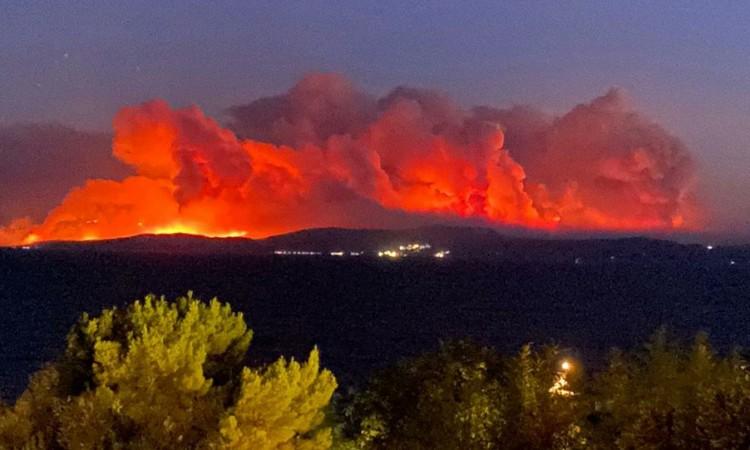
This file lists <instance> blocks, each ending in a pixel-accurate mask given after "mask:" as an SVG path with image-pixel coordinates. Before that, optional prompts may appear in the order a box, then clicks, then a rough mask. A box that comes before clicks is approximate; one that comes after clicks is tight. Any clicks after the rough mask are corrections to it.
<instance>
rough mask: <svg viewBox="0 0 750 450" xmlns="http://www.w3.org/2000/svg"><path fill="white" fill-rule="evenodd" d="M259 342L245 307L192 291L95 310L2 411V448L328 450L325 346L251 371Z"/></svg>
mask: <svg viewBox="0 0 750 450" xmlns="http://www.w3.org/2000/svg"><path fill="white" fill-rule="evenodd" d="M251 338H252V332H251V331H250V330H249V329H248V328H247V325H246V324H245V321H244V319H243V316H242V314H241V313H236V312H233V311H232V310H231V308H230V306H229V305H228V304H222V303H220V302H219V301H218V300H216V299H213V300H211V301H210V302H208V303H204V302H201V301H200V300H198V299H196V298H193V296H192V294H191V293H188V295H187V296H186V297H181V298H178V299H177V300H176V301H174V302H169V301H167V300H165V299H164V298H163V297H162V298H156V297H154V296H147V297H146V298H145V299H144V300H143V301H136V302H134V303H132V304H131V305H129V306H128V307H127V308H125V309H117V308H112V309H108V310H105V311H103V312H102V313H101V314H100V315H99V316H96V317H89V316H88V315H86V314H84V315H83V316H82V317H81V319H80V320H79V322H78V323H77V324H76V325H75V326H74V327H73V329H72V330H71V331H70V333H69V334H68V339H67V347H66V350H65V353H64V355H63V356H62V357H61V358H60V359H59V360H57V361H55V362H53V363H51V364H49V365H48V366H47V367H45V368H43V369H42V370H40V371H39V372H38V373H37V374H35V375H34V376H33V378H32V380H31V382H30V385H29V387H28V389H27V390H26V391H25V392H24V393H23V394H22V395H21V397H20V398H19V399H18V400H17V401H16V403H15V405H14V406H13V407H8V408H5V410H4V411H3V412H1V413H0V448H4V447H6V448H27V449H35V448H47V449H58V448H60V449H73V448H75V449H81V448H85V449H98V448H102V449H168V448H170V449H171V448H176V447H178V448H205V449H251V448H252V449H282V448H283V449H293V448H299V449H319V448H328V447H329V446H330V443H331V431H330V429H329V428H328V427H326V426H324V425H323V420H324V410H325V408H326V406H327V405H328V403H329V401H330V399H331V396H332V394H333V391H334V390H335V388H336V380H335V378H334V376H333V375H332V374H331V372H329V371H327V370H325V369H321V368H320V362H319V354H318V350H317V349H313V350H312V352H311V353H310V355H309V357H308V359H307V361H305V362H298V361H295V360H289V361H287V360H286V359H284V358H281V359H280V360H278V361H277V362H276V363H274V364H271V365H270V366H268V367H261V368H251V367H246V366H243V361H244V358H245V354H246V352H247V349H248V346H249V344H250V341H251Z"/></svg>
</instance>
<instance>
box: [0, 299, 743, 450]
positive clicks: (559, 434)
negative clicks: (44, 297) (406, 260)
mask: <svg viewBox="0 0 750 450" xmlns="http://www.w3.org/2000/svg"><path fill="white" fill-rule="evenodd" d="M251 337H252V334H251V331H250V330H248V329H247V326H246V325H245V322H244V320H243V317H242V315H241V314H238V313H234V312H232V311H231V309H230V307H229V306H228V305H223V304H221V303H219V302H218V301H217V300H212V301H211V302H210V303H208V304H206V303H202V302H200V301H199V300H197V299H194V298H193V297H192V295H190V294H188V296H187V297H183V298H180V299H178V300H177V301H176V302H171V303H170V302H167V301H166V300H164V299H163V298H161V299H156V298H155V297H153V296H149V297H146V299H145V300H144V301H142V302H135V303H133V304H132V305H130V306H128V307H127V308H125V309H117V308H113V309H110V310H105V311H104V312H102V314H101V315H99V316H97V317H89V316H87V315H85V314H84V315H83V316H82V318H81V320H80V321H79V323H78V324H77V325H76V326H74V327H73V329H72V330H71V331H70V333H69V335H68V341H67V347H66V350H65V353H64V354H63V356H62V357H61V358H60V359H59V360H57V361H55V362H53V363H51V364H49V365H47V366H46V367H44V368H43V369H41V370H40V371H39V372H37V373H36V374H34V376H33V377H32V379H31V381H30V383H29V386H28V388H27V390H26V391H25V392H24V393H23V394H22V395H21V396H20V397H19V398H18V399H17V401H16V402H15V404H14V405H2V404H0V449H6V448H7V449H26V450H35V449H73V448H75V449H81V448H83V449H167V448H194V449H236V450H250V449H261V450H265V449H268V450H271V449H309V450H314V449H325V448H329V447H331V446H333V448H334V449H336V450H363V449H368V450H369V449H403V450H421V449H451V450H452V449H583V448H590V449H612V448H620V449H703V448H722V449H723V448H750V372H748V366H747V362H746V360H745V359H744V358H743V357H742V356H741V355H740V354H739V353H738V352H734V353H731V354H729V355H728V356H720V355H718V354H716V352H714V351H713V350H712V348H711V347H710V345H709V343H708V339H707V338H706V336H705V335H698V336H697V337H696V339H695V341H694V342H693V344H692V345H688V346H685V345H682V344H680V343H679V342H678V341H676V340H674V339H670V338H668V336H667V333H666V332H665V331H663V330H662V331H659V332H658V333H656V334H655V335H654V336H653V337H652V338H651V340H650V341H648V342H647V343H646V345H645V346H644V347H643V348H642V349H640V350H637V351H632V352H622V351H614V352H613V354H612V356H611V358H610V360H609V363H608V365H607V367H606V368H605V369H604V370H602V371H601V372H600V373H598V374H595V375H594V376H593V377H591V378H590V379H588V380H584V377H583V370H582V368H581V367H580V364H579V363H577V362H575V361H573V362H572V365H571V366H564V365H563V364H561V363H562V362H563V360H564V358H563V354H562V353H561V352H560V351H559V350H558V349H557V348H556V347H541V348H537V349H535V348H533V347H532V346H531V345H525V346H523V347H522V348H521V350H520V351H519V352H518V353H517V354H516V355H514V356H511V357H504V356H502V355H501V354H499V353H497V352H496V351H494V350H492V349H490V348H487V347H482V346H479V345H477V344H474V343H471V342H466V341H458V342H451V343H448V344H444V345H442V346H441V347H440V348H439V349H438V350H437V351H435V352H431V353H427V354H424V355H422V356H418V357H415V358H412V359H410V360H405V361H403V362H401V363H399V364H397V365H396V366H394V367H391V368H388V369H385V370H383V371H381V372H380V373H379V374H378V375H377V376H375V377H373V378H372V379H371V380H370V381H369V382H368V383H367V384H366V385H365V386H364V388H363V389H361V390H360V391H352V392H351V393H350V394H349V395H348V396H346V397H344V398H339V399H338V401H337V405H336V408H335V409H336V415H331V414H327V412H328V405H329V402H330V400H331V397H332V395H333V392H334V390H335V388H336V381H335V379H334V378H333V375H332V374H331V373H330V372H328V371H326V370H324V369H321V368H320V361H319V354H318V351H317V349H313V351H312V352H311V353H310V355H309V357H308V359H307V361H305V362H298V361H295V360H286V359H284V358H281V359H279V360H278V361H277V362H275V363H273V364H271V365H269V366H267V367H260V368H252V367H245V366H244V358H245V354H246V352H247V349H248V346H249V344H250V340H251ZM565 359H567V358H565Z"/></svg>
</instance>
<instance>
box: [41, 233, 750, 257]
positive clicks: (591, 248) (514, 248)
mask: <svg viewBox="0 0 750 450" xmlns="http://www.w3.org/2000/svg"><path fill="white" fill-rule="evenodd" d="M417 242H419V243H429V244H430V245H431V246H432V249H433V250H431V251H429V252H425V253H424V254H423V256H431V255H432V254H433V251H435V250H450V251H451V256H452V257H454V258H490V259H499V260H506V261H516V262H533V261H545V262H555V263H576V264H592V263H603V262H606V263H615V262H658V261H680V262H690V261H700V262H703V261H714V262H717V263H721V264H724V263H726V264H745V263H750V247H748V246H726V247H717V248H714V249H712V250H709V249H708V248H706V247H705V246H703V245H696V244H680V243H677V242H672V241H668V240H660V239H651V238H645V237H626V238H595V239H541V238H519V237H509V236H505V235H503V234H500V233H498V232H497V231H495V230H493V229H489V228H479V227H454V226H429V227H421V228H414V229H406V230H362V229H342V228H318V229H309V230H302V231H297V232H293V233H288V234H283V235H278V236H272V237H269V238H266V239H258V240H253V239H247V238H208V237H203V236H194V235H186V234H174V235H141V236H134V237H128V238H121V239H110V240H102V241H85V242H46V243H40V244H37V245H35V246H34V247H33V248H34V249H44V250H59V251H96V252H107V253H110V252H114V253H169V254H196V255H203V254H242V255H267V254H272V253H273V252H274V251H277V250H286V251H292V252H293V251H301V252H319V253H320V254H321V255H328V254H329V253H330V252H336V251H343V252H345V253H346V254H348V253H349V252H363V253H364V254H365V255H369V256H374V255H375V254H376V253H377V252H378V251H379V250H383V249H387V248H394V247H398V246H399V245H405V244H408V243H417Z"/></svg>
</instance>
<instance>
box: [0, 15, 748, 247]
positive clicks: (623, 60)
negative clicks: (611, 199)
mask: <svg viewBox="0 0 750 450" xmlns="http://www.w3.org/2000/svg"><path fill="white" fill-rule="evenodd" d="M152 3H154V2H151V1H130V2H115V1H97V2H85V1H77V2H41V1H23V2H20V1H6V2H2V3H0V42H1V43H2V45H0V67H1V69H0V127H2V128H5V129H7V128H12V125H13V124H16V123H19V122H24V123H46V122H54V123H59V124H62V125H65V126H68V127H72V128H75V129H79V130H86V131H89V132H108V131H109V130H110V128H111V120H112V117H113V116H114V114H115V113H116V111H117V110H118V109H119V108H120V107H121V106H123V105H127V104H134V103H138V102H141V101H144V100H147V99H150V98H154V97H160V98H163V99H165V100H167V101H168V102H170V103H171V104H173V105H176V106H182V105H188V104H192V103H194V104H197V105H199V106H200V107H202V108H203V109H204V110H205V111H206V112H207V113H208V114H210V115H212V116H214V117H216V118H218V119H219V120H223V118H224V115H225V110H226V108H227V107H229V106H232V105H235V104H241V103H247V102H249V101H251V100H253V99H255V98H258V97H262V96H268V95H273V94H276V93H279V92H282V91H285V90H287V89H288V88H289V86H291V85H293V84H294V83H295V82H296V81H297V80H298V79H300V77H302V76H303V75H304V74H306V73H309V72H320V71H323V72H337V73H342V74H344V75H346V76H347V77H349V78H351V79H352V80H354V81H355V82H356V83H357V84H358V85H359V86H361V87H362V88H363V89H364V90H366V91H369V92H372V93H374V94H383V93H385V92H387V91H388V90H389V89H391V88H393V87H394V86H397V85H402V84H406V85H412V86H420V87H429V88H435V89H438V90H441V91H443V92H445V93H447V94H449V95H450V96H451V97H453V98H454V99H457V100H458V101H459V102H460V103H461V104H463V105H465V106H471V105H476V104H492V105H499V106H509V105H512V104H514V103H520V104H531V105H534V106H536V107H539V108H542V109H543V110H545V111H548V112H552V113H554V112H562V111H565V110H568V109H570V108H571V107H573V106H574V105H575V104H577V103H580V102H584V101H589V100H590V99H592V98H594V97H596V96H598V95H601V94H603V93H605V92H606V91H607V89H608V88H609V87H612V86H618V87H621V88H623V89H624V90H625V91H626V92H627V95H628V96H629V98H630V100H631V101H632V102H633V103H634V104H635V105H636V106H637V108H638V109H639V110H640V111H642V112H644V113H645V114H646V115H647V116H649V117H651V118H653V119H654V120H656V121H657V122H659V123H660V124H662V125H663V126H664V127H665V128H666V129H667V130H669V131H670V132H672V133H674V134H675V135H677V136H678V137H680V138H681V139H682V140H683V141H684V142H685V144H686V145H687V147H688V148H690V149H691V150H692V152H693V154H694V156H695V158H696V159H697V160H698V162H699V165H700V173H701V177H700V179H701V185H702V186H701V188H700V190H699V192H700V195H701V197H702V200H703V201H704V203H705V204H706V205H707V206H708V208H709V209H711V210H712V217H713V225H712V227H713V228H714V229H717V230H719V229H721V230H725V232H726V230H728V231H729V233H730V234H735V235H737V234H742V233H744V230H745V228H746V227H747V223H748V218H749V217H750V196H748V195H746V193H747V192H750V177H748V176H747V173H748V168H750V153H749V152H748V151H747V147H748V145H750V127H748V119H750V77H749V76H748V74H750V47H748V45H747V43H748V42H750V28H749V27H748V26H747V24H748V23H750V5H747V4H744V3H741V2H737V3H721V4H717V3H712V2H680V5H679V6H677V5H675V4H673V3H671V2H661V3H659V4H654V3H653V2H622V3H619V4H615V3H614V2H607V3H605V2H566V3H564V4H563V3H560V2H497V1H475V2H435V3H429V2H424V3H422V2H403V1H379V2H368V3H367V4H365V2H338V1H306V2H289V1H272V2H271V1H269V2H187V1H173V2H172V1H162V2H158V4H157V5H153V4H152ZM436 3H439V5H438V4H436ZM47 132H49V129H47ZM6 134H7V130H6ZM32 134H33V133H32ZM89 134H91V133H89ZM89 134H87V136H86V137H85V138H84V137H78V138H75V137H73V138H70V139H71V140H69V141H66V142H67V144H65V145H67V146H69V147H71V148H77V149H80V148H89V147H88V146H89V145H90V148H92V149H99V148H100V146H98V145H96V142H95V141H96V140H97V139H100V138H101V136H100V135H89ZM16 135H19V133H16V134H15V135H14V136H16ZM20 135H23V133H20ZM0 137H2V136H0ZM39 139H41V141H40V142H42V143H44V142H45V141H44V139H42V138H39ZM50 139H51V138H50ZM76 139H83V141H81V140H76ZM52 140H53V141H54V139H52ZM17 141H18V139H15V140H14V139H5V140H0V175H1V176H2V177H4V178H5V179H6V180H12V181H13V182H14V183H16V184H19V185H23V186H22V187H21V188H26V187H24V186H27V185H28V184H26V185H24V183H28V180H31V179H34V177H38V176H43V173H44V172H43V168H44V167H45V164H49V161H52V162H53V163H55V164H58V165H59V164H61V162H62V161H64V159H65V158H66V156H65V150H64V149H63V150H60V148H51V147H54V146H53V145H42V144H40V145H39V146H38V147H39V148H42V150H39V148H36V147H35V150H34V151H26V150H23V148H25V147H23V145H20V144H18V142H17ZM19 148H21V150H19ZM66 148H67V147H66ZM46 151H48V152H49V154H46V153H45V152H46ZM71 151H72V150H71ZM92 151H93V150H92ZM96 151H98V150H96ZM3 165H4V166H5V168H3V167H2V166H3ZM93 165H95V164H93V163H92V167H93ZM80 167H84V168H85V167H88V166H87V165H86V164H83V165H81V166H80ZM97 170H100V171H102V170H103V169H102V167H101V165H98V166H97ZM118 171H120V168H117V167H109V168H107V169H106V170H105V171H104V172H105V175H113V174H117V173H119V172H118ZM84 175H88V174H84ZM91 175H98V174H91ZM113 176H114V175H113ZM24 180H26V181H24ZM75 182H77V180H74V179H71V180H70V183H71V184H74V183H75ZM68 187H71V186H68ZM21 188H19V189H21ZM9 192H10V191H9V190H8V189H6V190H5V191H4V192H1V191H0V196H3V195H11V194H9ZM64 192H65V191H64V190H63V191H62V192H60V193H59V196H62V195H63V194H64ZM13 195H15V194H13ZM0 200H2V199H0ZM17 212H23V211H13V212H12V213H10V214H7V213H6V215H3V214H1V213H0V223H1V222H3V221H7V220H8V219H9V217H7V216H10V215H15V214H16V213H17Z"/></svg>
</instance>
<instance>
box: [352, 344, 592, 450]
mask: <svg viewBox="0 0 750 450" xmlns="http://www.w3.org/2000/svg"><path fill="white" fill-rule="evenodd" d="M559 362H560V355H559V352H558V351H557V349H555V348H552V347H549V348H544V349H542V350H541V351H540V352H534V351H532V348H531V346H529V345H527V346H524V347H523V348H522V350H521V352H520V353H519V354H518V355H517V356H516V357H515V358H511V359H507V360H504V359H502V358H501V357H500V356H499V355H498V354H497V353H495V352H494V351H493V350H491V349H488V348H485V347H480V346H477V345H475V344H471V343H468V342H455V343H449V344H446V345H443V346H442V347H441V348H440V349H439V350H438V351H437V352H435V353H430V354H427V355H424V356H421V357H418V358H416V359H414V360H411V361H407V362H404V363H402V364H399V365H398V366H397V367H395V368H392V369H389V370H386V371H384V372H383V373H381V374H380V375H379V376H378V377H376V378H374V379H373V380H372V381H371V382H370V383H369V384H368V386H367V387H366V388H365V389H364V390H363V391H362V392H361V393H360V394H357V395H356V396H355V398H354V400H353V401H352V403H351V406H349V407H348V408H346V409H345V410H344V413H343V415H344V416H345V419H346V421H347V424H346V427H345V430H344V435H345V436H347V437H349V439H350V440H351V441H350V442H348V443H346V445H348V446H349V447H353V448H373V449H390V448H399V449H443V448H444V449H491V448H519V449H521V448H570V447H571V446H573V444H575V443H577V442H578V441H579V440H580V436H579V430H580V428H578V427H577V425H576V421H577V420H578V417H579V415H580V413H579V407H578V405H579V402H578V400H577V399H576V398H574V396H564V395H560V394H559V393H555V392H552V391H550V388H551V387H552V386H553V385H554V384H555V382H556V381H557V379H558V377H560V376H561V373H560V371H559V370H558V369H559ZM571 388H573V387H572V385H571ZM341 445H342V447H343V446H344V444H341Z"/></svg>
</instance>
